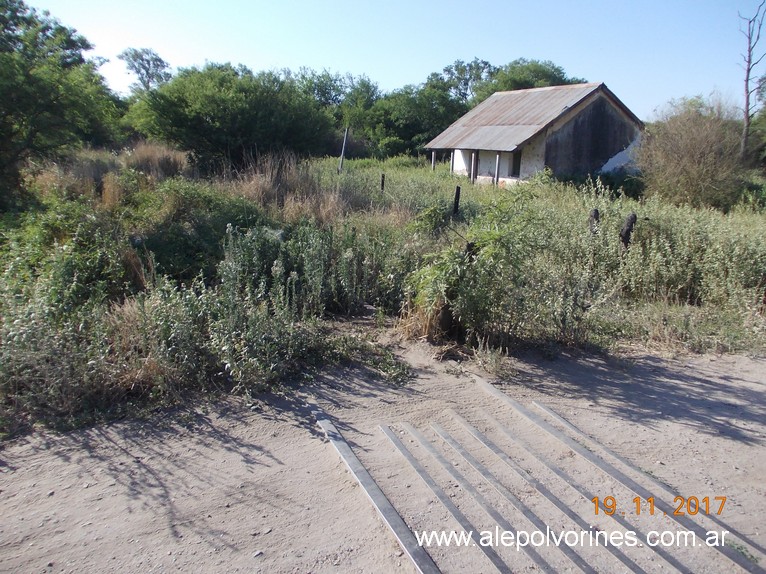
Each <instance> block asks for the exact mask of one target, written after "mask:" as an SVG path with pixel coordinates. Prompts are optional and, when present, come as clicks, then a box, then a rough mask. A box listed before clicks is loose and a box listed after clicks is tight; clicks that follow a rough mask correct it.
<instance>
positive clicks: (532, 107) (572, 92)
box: [426, 83, 644, 184]
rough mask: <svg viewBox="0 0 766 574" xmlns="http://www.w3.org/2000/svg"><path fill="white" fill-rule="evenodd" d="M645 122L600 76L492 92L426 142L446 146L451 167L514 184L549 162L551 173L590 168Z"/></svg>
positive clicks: (621, 147)
mask: <svg viewBox="0 0 766 574" xmlns="http://www.w3.org/2000/svg"><path fill="white" fill-rule="evenodd" d="M643 127H644V124H643V122H641V120H639V119H638V118H637V117H636V115H635V114H633V112H631V111H630V110H629V109H628V108H627V107H626V106H625V104H623V103H622V102H621V101H620V100H619V99H618V98H617V96H615V95H614V94H613V93H612V92H611V91H610V90H609V88H607V87H606V85H605V84H603V83H588V84H572V85H565V86H550V87H545V88H533V89H530V90H515V91H511V92H496V93H494V94H493V95H492V96H490V97H489V98H487V99H486V100H484V101H483V102H482V103H480V104H479V105H478V106H476V107H475V108H473V109H472V110H471V111H469V112H468V113H467V114H465V115H464V116H463V117H461V118H460V119H459V120H457V121H456V122H455V123H453V124H452V125H451V126H450V127H448V128H447V129H446V130H444V131H443V132H442V133H441V134H439V135H438V136H437V137H436V138H434V139H433V140H432V141H431V142H429V143H428V145H427V146H426V149H429V150H431V151H432V152H433V153H434V157H435V153H436V152H437V151H448V150H449V151H451V152H452V153H451V160H450V171H451V172H453V173H458V174H463V175H467V176H469V177H470V178H471V181H486V182H492V183H495V184H506V183H515V182H517V181H518V180H520V179H525V178H527V177H529V176H531V175H534V174H535V173H537V172H538V171H541V170H542V169H544V168H546V167H548V168H550V169H551V171H552V172H553V174H554V175H555V176H556V177H583V176H587V175H588V174H596V173H598V172H599V170H600V169H601V168H602V167H604V166H605V165H607V164H608V163H609V164H610V166H611V165H614V164H615V163H616V162H615V161H612V162H610V160H612V158H614V157H615V156H618V155H619V154H621V153H622V156H623V157H624V156H627V155H628V154H625V153H624V151H625V150H626V149H627V148H628V147H629V146H630V145H631V143H633V142H634V141H636V139H637V138H638V137H639V135H640V133H641V131H642V130H643Z"/></svg>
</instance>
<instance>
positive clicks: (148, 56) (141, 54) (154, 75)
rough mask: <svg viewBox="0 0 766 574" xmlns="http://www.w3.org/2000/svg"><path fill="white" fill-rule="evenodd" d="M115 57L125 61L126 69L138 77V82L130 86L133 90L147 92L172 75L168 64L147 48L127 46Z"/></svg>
mask: <svg viewBox="0 0 766 574" xmlns="http://www.w3.org/2000/svg"><path fill="white" fill-rule="evenodd" d="M117 57H118V58H119V59H120V60H122V61H123V62H125V66H126V67H127V68H128V70H129V71H130V72H132V73H133V74H135V75H136V77H137V78H138V83H136V84H133V86H132V88H133V90H134V91H138V90H143V91H146V92H148V91H149V90H151V89H152V88H156V87H158V86H161V85H162V84H164V83H165V82H167V81H168V80H170V78H171V77H172V74H171V73H170V64H168V63H167V62H166V61H165V60H163V59H162V58H160V56H159V55H158V54H157V52H155V51H154V50H151V49H149V48H127V49H126V50H123V51H122V52H121V53H120V55H119V56H117Z"/></svg>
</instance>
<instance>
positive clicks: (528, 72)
mask: <svg viewBox="0 0 766 574" xmlns="http://www.w3.org/2000/svg"><path fill="white" fill-rule="evenodd" d="M585 81H586V80H584V79H582V78H570V77H569V76H567V74H566V72H565V71H564V68H562V67H561V66H557V65H556V64H554V63H553V62H551V61H550V60H543V61H541V60H528V59H526V58H519V59H517V60H514V61H513V62H511V63H509V64H506V65H505V66H501V67H500V68H497V69H496V70H494V73H493V74H491V75H490V76H489V78H488V79H486V80H485V81H483V82H480V83H478V84H477V85H476V87H475V90H474V91H475V97H474V100H473V101H474V104H477V103H479V102H481V101H483V100H486V99H487V98H488V97H489V96H491V95H492V94H494V93H495V92H504V91H511V90H527V89H530V88H544V87H546V86H562V85H565V84H580V83H583V82H585Z"/></svg>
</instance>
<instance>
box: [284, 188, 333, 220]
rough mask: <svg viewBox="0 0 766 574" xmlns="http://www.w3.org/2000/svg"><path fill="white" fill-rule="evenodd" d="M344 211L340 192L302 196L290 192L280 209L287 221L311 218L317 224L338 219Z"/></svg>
mask: <svg viewBox="0 0 766 574" xmlns="http://www.w3.org/2000/svg"><path fill="white" fill-rule="evenodd" d="M345 212H346V204H345V202H344V201H343V199H342V198H341V196H340V194H338V193H335V192H330V193H328V194H326V195H324V196H313V197H309V198H303V197H300V196H298V195H295V194H290V195H288V196H287V197H286V198H285V201H284V206H283V207H282V210H281V215H282V218H283V219H284V220H285V221H287V222H288V223H298V222H299V221H301V220H303V219H305V220H313V221H315V222H316V223H317V224H319V225H329V224H330V223H332V222H334V221H337V220H339V219H340V218H341V217H343V214H344V213H345Z"/></svg>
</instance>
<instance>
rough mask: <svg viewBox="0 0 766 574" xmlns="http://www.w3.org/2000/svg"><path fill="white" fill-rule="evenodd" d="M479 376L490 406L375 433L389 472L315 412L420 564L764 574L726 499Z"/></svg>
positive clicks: (756, 548) (761, 554) (758, 548)
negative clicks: (633, 458)
mask: <svg viewBox="0 0 766 574" xmlns="http://www.w3.org/2000/svg"><path fill="white" fill-rule="evenodd" d="M475 379H476V386H477V391H478V392H481V393H483V394H484V395H485V396H486V399H487V400H486V408H482V407H477V406H476V405H472V406H470V407H465V408H447V409H444V410H443V411H441V412H438V413H435V414H434V416H433V417H432V420H429V421H428V422H427V423H422V422H421V423H420V424H419V425H418V426H415V425H413V424H410V423H409V422H407V421H406V420H401V421H394V422H391V423H387V424H382V425H380V426H379V432H380V433H381V434H382V435H383V436H385V437H386V439H387V440H386V441H385V442H384V443H382V445H388V446H387V447H386V448H388V449H389V450H393V451H394V453H396V455H397V456H398V460H399V461H400V464H398V465H397V467H396V468H395V469H392V468H390V467H389V466H387V465H383V464H378V463H376V459H375V455H374V453H370V452H365V453H364V454H365V457H364V458H365V460H366V461H367V465H366V466H365V465H364V464H363V463H362V462H361V461H360V459H359V458H358V457H357V455H356V454H355V452H354V448H353V447H352V446H351V445H349V443H347V442H346V441H345V440H344V438H343V436H342V435H341V433H340V432H339V431H338V430H337V428H336V427H335V425H334V424H333V423H332V422H331V421H330V420H329V418H328V417H327V416H326V415H325V414H324V413H323V412H322V411H321V410H320V409H318V408H315V416H316V417H317V420H318V422H319V425H320V427H321V428H322V430H323V431H324V433H325V435H326V436H327V437H328V438H329V439H330V441H331V442H332V443H333V444H334V445H335V447H336V449H337V450H338V452H339V454H340V455H341V457H342V458H343V460H344V461H345V462H346V464H347V465H348V467H349V469H350V470H351V472H352V473H353V474H354V476H355V477H356V479H357V480H358V482H359V484H360V485H361V486H362V487H363V489H364V490H365V492H366V493H367V495H368V496H369V498H370V500H371V501H372V503H373V505H374V506H375V507H376V509H377V510H378V512H379V513H380V515H381V516H382V518H383V519H384V521H385V522H386V524H387V525H388V526H389V528H390V529H391V531H392V533H393V534H394V536H395V537H396V539H397V541H398V542H399V544H400V546H401V547H402V549H403V551H404V552H405V553H406V554H407V555H408V557H409V558H410V559H411V561H412V564H413V565H414V567H415V569H416V570H418V571H420V572H426V573H430V572H440V571H441V572H463V571H471V572H524V571H541V572H634V573H655V572H689V573H705V572H709V573H718V572H732V571H742V572H752V573H758V574H766V570H764V568H763V567H762V566H761V564H763V560H764V558H765V557H766V549H764V547H763V546H762V545H760V544H759V543H758V542H757V541H755V540H753V539H752V538H751V537H749V536H748V535H747V534H745V533H743V532H740V531H738V530H737V529H735V528H734V527H732V526H730V525H728V524H727V523H726V522H725V521H724V520H723V519H722V518H721V516H720V514H719V512H720V510H722V507H723V506H724V505H725V499H724V498H723V497H722V496H720V497H716V496H714V494H715V493H711V494H710V496H709V497H706V498H707V499H705V498H703V499H702V500H704V503H703V502H701V500H700V497H698V496H690V494H691V493H679V492H677V491H675V490H674V489H673V488H671V487H670V486H668V485H666V484H664V483H662V482H661V481H659V480H657V479H656V478H655V477H653V476H652V475H651V474H649V473H648V472H645V471H643V470H642V469H639V468H637V467H635V466H634V465H632V464H631V463H630V462H629V461H628V460H626V459H625V458H623V457H621V456H620V455H619V454H617V453H615V452H613V451H612V450H610V449H609V448H608V447H606V446H605V445H603V444H601V443H600V442H599V441H597V440H595V439H594V438H592V437H590V436H589V435H587V434H586V433H584V432H583V431H581V430H580V429H579V428H578V427H577V426H575V425H574V424H572V423H571V422H570V421H568V420H567V419H565V418H564V417H562V416H561V415H559V414H558V413H556V412H555V411H554V410H552V409H551V408H549V407H547V406H545V405H542V404H540V403H538V402H532V403H531V404H530V405H527V406H524V405H522V404H521V403H519V402H517V401H515V400H513V399H512V398H510V397H509V396H507V395H506V394H505V393H503V392H502V390H500V389H498V388H496V387H494V386H492V385H491V384H489V383H488V382H486V381H485V380H483V379H481V378H479V377H475ZM357 448H359V447H357ZM685 494H688V495H689V496H688V497H687V496H685ZM695 494H696V493H695ZM678 500H681V501H682V504H680V505H679V504H678V503H677V502H676V501H678ZM703 504H704V506H703ZM679 507H680V508H681V509H682V511H683V513H680V512H679Z"/></svg>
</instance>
